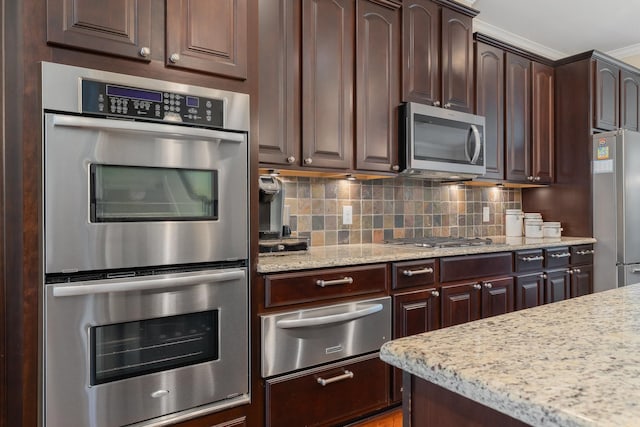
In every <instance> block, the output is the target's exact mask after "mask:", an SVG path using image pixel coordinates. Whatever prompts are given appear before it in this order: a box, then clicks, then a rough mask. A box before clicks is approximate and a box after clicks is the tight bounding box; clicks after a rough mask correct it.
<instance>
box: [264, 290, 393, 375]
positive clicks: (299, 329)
mask: <svg viewBox="0 0 640 427" xmlns="http://www.w3.org/2000/svg"><path fill="white" fill-rule="evenodd" d="M260 317H261V322H262V376H263V377H265V378H266V377H270V376H273V375H279V374H283V373H286V372H291V371H295V370H298V369H303V368H308V367H311V366H314V365H319V364H322V363H326V362H332V361H334V360H339V359H344V358H346V357H351V356H358V355H361V354H365V353H369V352H373V351H378V350H380V347H381V346H382V344H384V343H385V342H387V341H388V340H389V339H390V338H391V297H383V298H375V299H368V300H360V301H353V302H349V303H343V304H335V305H328V306H323V307H318V308H311V309H305V310H298V311H290V312H286V313H278V314H270V315H264V316H260Z"/></svg>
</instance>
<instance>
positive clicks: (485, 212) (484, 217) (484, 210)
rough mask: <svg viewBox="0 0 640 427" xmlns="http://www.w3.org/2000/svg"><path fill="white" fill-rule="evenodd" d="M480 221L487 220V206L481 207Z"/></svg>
mask: <svg viewBox="0 0 640 427" xmlns="http://www.w3.org/2000/svg"><path fill="white" fill-rule="evenodd" d="M482 222H489V206H483V207H482Z"/></svg>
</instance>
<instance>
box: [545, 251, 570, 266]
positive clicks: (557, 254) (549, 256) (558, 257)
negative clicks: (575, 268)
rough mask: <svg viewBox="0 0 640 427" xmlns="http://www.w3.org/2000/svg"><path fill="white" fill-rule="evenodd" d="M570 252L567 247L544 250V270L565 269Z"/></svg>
mask: <svg viewBox="0 0 640 427" xmlns="http://www.w3.org/2000/svg"><path fill="white" fill-rule="evenodd" d="M570 257H571V252H569V248H568V247H567V246H563V247H560V248H550V249H545V250H544V267H545V268H558V267H567V266H568V265H569V258H570Z"/></svg>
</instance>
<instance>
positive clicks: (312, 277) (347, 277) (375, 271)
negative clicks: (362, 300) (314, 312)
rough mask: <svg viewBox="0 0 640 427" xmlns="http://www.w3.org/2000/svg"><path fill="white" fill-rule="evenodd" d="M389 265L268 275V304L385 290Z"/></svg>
mask: <svg viewBox="0 0 640 427" xmlns="http://www.w3.org/2000/svg"><path fill="white" fill-rule="evenodd" d="M386 289H387V265H386V264H376V265H365V266H358V267H350V268H331V269H322V270H313V271H305V272H299V273H284V274H271V275H268V276H266V277H265V307H278V306H282V305H287V304H296V303H303V302H311V301H322V300H326V299H331V298H336V297H342V296H354V295H363V294H369V293H374V292H384V291H385V290H386Z"/></svg>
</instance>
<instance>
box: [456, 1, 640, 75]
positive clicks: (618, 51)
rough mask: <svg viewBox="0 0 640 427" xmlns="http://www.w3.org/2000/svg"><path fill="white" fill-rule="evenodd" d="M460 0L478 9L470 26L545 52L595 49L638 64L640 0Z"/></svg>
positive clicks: (566, 53) (559, 53) (551, 54)
mask: <svg viewBox="0 0 640 427" xmlns="http://www.w3.org/2000/svg"><path fill="white" fill-rule="evenodd" d="M459 1H460V3H464V4H467V5H469V6H471V7H473V8H474V9H477V10H479V11H480V14H479V15H478V17H477V18H475V19H474V31H479V32H481V33H484V34H487V35H490V36H493V37H495V38H498V39H500V40H503V41H506V42H509V43H511V44H513V45H516V46H518V47H521V48H523V49H526V50H529V51H532V52H535V53H538V54H540V55H542V56H545V57H547V58H550V59H559V58H564V57H567V56H571V55H573V54H576V53H580V52H584V51H587V50H592V49H596V50H599V51H602V52H605V53H607V54H609V55H611V56H613V57H615V58H618V59H621V60H623V61H627V62H629V63H632V64H634V65H636V66H640V29H639V27H640V1H637V0H607V1H602V0H459ZM635 61H638V62H637V63H635Z"/></svg>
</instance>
